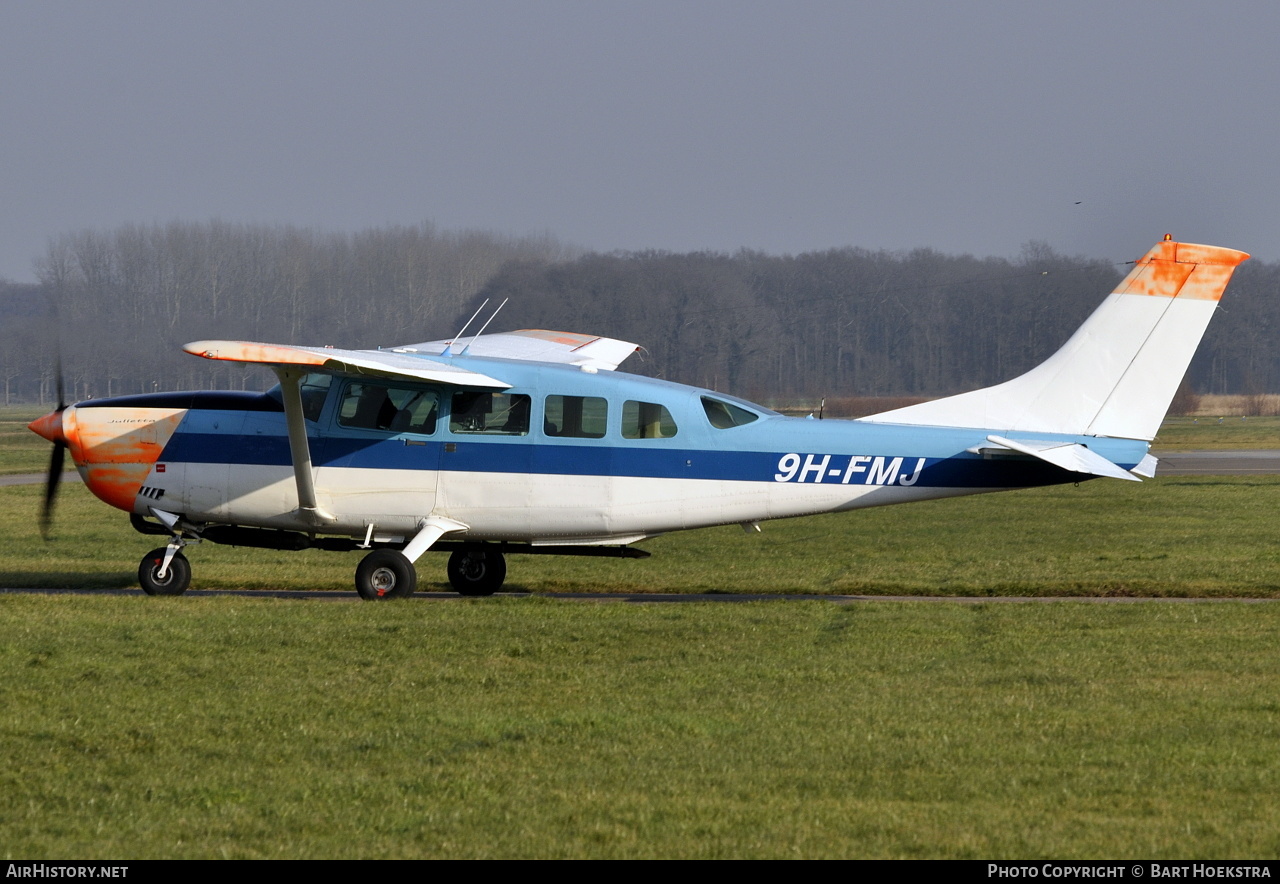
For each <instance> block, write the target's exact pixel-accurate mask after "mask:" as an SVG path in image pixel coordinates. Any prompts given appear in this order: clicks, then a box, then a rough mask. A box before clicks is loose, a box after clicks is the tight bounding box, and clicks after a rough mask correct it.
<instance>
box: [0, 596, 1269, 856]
mask: <svg viewBox="0 0 1280 884" xmlns="http://www.w3.org/2000/svg"><path fill="white" fill-rule="evenodd" d="M1278 629H1280V606H1273V605H1269V604H1268V605H1250V604H1243V603H1238V602H1237V603H1220V604H1178V603H1171V602H1144V603H1138V604H1126V605H1090V604H1080V603H1050V604H1023V605H1004V604H995V603H982V604H967V605H961V604H955V603H932V602H916V603H901V602H866V603H857V604H854V605H849V606H840V605H833V604H823V603H795V602H792V603H787V602H756V603H744V604H737V605H723V604H720V605H717V604H709V603H703V604H687V605H679V606H670V605H657V606H633V605H620V604H612V605H599V604H595V605H593V604H577V603H566V602H556V601H549V600H546V599H540V598H536V597H533V598H500V599H492V600H482V601H477V602H459V603H451V604H425V603H413V602H409V603H402V604H389V605H365V604H355V603H352V604H326V603H317V602H295V601H287V600H274V599H244V598H193V597H186V598H178V599H144V598H138V597H119V596H87V597H86V596H52V597H32V596H7V597H0V636H2V637H3V638H0V666H3V668H4V671H5V673H6V678H5V679H4V681H3V682H0V751H2V752H3V754H4V757H5V759H6V764H5V766H4V768H3V770H0V853H3V854H4V855H5V856H6V858H8V857H28V858H30V857H50V856H52V857H57V858H60V859H74V858H82V857H93V858H101V857H104V856H105V857H116V858H135V859H141V858H148V857H181V858H195V857H239V858H261V857H307V858H329V857H333V858H371V857H406V858H427V857H455V858H467V857H477V858H500V857H547V858H556V857H593V858H626V857H673V858H680V857H691V858H725V857H761V858H763V857H777V858H783V857H830V858H840V857H959V858H965V857H968V858H974V857H978V858H1026V859H1032V858H1044V857H1055V858H1072V857H1108V858H1153V859H1167V858H1195V859H1215V858H1219V859H1222V858H1249V857H1274V856H1276V855H1277V853H1280V834H1278V833H1280V798H1278V797H1277V795H1280V781H1278V780H1280V777H1278V770H1280V769H1278V767H1277V763H1276V760H1275V746H1276V735H1277V732H1278V731H1280V703H1278V702H1277V700H1276V697H1277V695H1278V693H1280V657H1277V655H1276V654H1275V636H1276V633H1277V630H1278Z"/></svg>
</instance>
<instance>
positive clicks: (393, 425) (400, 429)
mask: <svg viewBox="0 0 1280 884" xmlns="http://www.w3.org/2000/svg"><path fill="white" fill-rule="evenodd" d="M438 413H439V395H438V394H437V393H436V391H435V390H422V389H416V390H415V389H413V388H412V387H392V386H388V385H386V384H366V383H353V384H348V385H347V389H346V391H345V392H344V393H343V394H342V404H341V405H340V406H339V407H338V423H339V424H340V425H342V426H344V427H352V428H355V429H360V430H385V431H387V432H391V433H418V434H420V435H423V436H430V435H431V434H432V433H434V432H435V431H436V415H437V414H438Z"/></svg>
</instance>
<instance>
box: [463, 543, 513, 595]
mask: <svg viewBox="0 0 1280 884" xmlns="http://www.w3.org/2000/svg"><path fill="white" fill-rule="evenodd" d="M506 579H507V560H506V559H504V558H503V557H502V553H500V552H486V551H484V550H478V549H475V550H459V551H458V552H455V553H453V554H452V555H450V556H449V582H450V583H451V584H453V588H454V589H456V590H457V591H458V592H459V593H461V594H462V595H493V594H494V593H495V592H497V591H498V590H499V589H500V588H501V587H502V581H504V580H506Z"/></svg>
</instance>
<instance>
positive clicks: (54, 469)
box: [28, 356, 67, 540]
mask: <svg viewBox="0 0 1280 884" xmlns="http://www.w3.org/2000/svg"><path fill="white" fill-rule="evenodd" d="M56 383H57V389H58V407H57V408H55V409H54V410H53V411H52V412H51V413H49V414H46V415H45V416H44V417H42V418H38V419H36V420H34V421H32V422H31V423H30V424H28V427H29V428H30V429H31V430H33V431H35V432H36V433H39V434H40V435H41V436H43V437H44V438H46V439H48V440H49V441H50V442H52V443H53V453H52V454H51V455H50V456H49V475H48V476H47V477H46V478H45V483H44V506H43V507H42V508H41V510H40V534H41V536H42V537H44V539H45V540H48V539H49V527H50V526H51V525H52V524H53V504H54V501H55V500H56V499H57V496H58V483H59V482H61V481H62V466H63V464H64V463H65V462H66V456H67V437H66V435H65V434H64V433H63V431H62V413H63V412H64V411H66V410H67V400H66V390H65V389H64V388H63V383H62V357H61V356H59V357H58V361H57V378H56Z"/></svg>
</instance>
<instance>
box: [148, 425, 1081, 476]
mask: <svg viewBox="0 0 1280 884" xmlns="http://www.w3.org/2000/svg"><path fill="white" fill-rule="evenodd" d="M651 444H652V447H646V444H645V443H630V444H626V445H618V444H617V443H616V442H603V441H602V442H600V443H596V444H565V443H563V442H557V443H556V444H538V443H536V442H534V441H533V440H529V439H521V440H518V441H511V442H506V441H500V440H495V439H484V440H470V439H465V438H463V439H459V440H458V441H456V442H450V443H445V442H442V441H434V440H422V439H411V440H406V439H405V438H401V437H393V438H390V439H358V438H337V437H331V438H324V439H322V438H317V437H312V438H311V439H310V446H311V458H312V463H313V464H314V465H315V466H317V467H349V468H359V469H380V470H434V469H439V470H441V471H444V472H478V473H531V474H537V475H576V476H619V477H621V476H628V477H637V478H653V479H704V480H723V481H745V482H779V481H788V482H791V483H797V482H799V483H802V484H817V483H822V484H840V483H843V484H856V485H864V484H900V485H913V486H916V487H922V488H927V487H935V488H1021V487H1029V486H1034V485H1051V484H1059V483H1063V482H1074V481H1079V480H1080V479H1082V478H1087V477H1083V476H1081V475H1080V474H1076V473H1069V472H1067V471H1065V470H1062V469H1059V468H1057V467H1054V466H1052V465H1050V464H1047V463H1044V462H1042V461H1038V460H1032V459H1029V458H1028V459H1026V460H1017V459H1003V460H1000V461H991V460H986V459H984V458H982V457H981V456H978V455H970V454H961V455H958V456H954V457H925V458H920V457H917V456H914V455H894V454H891V453H877V452H866V453H859V454H835V453H832V454H826V453H823V454H813V455H810V454H806V453H804V452H801V453H799V455H796V454H789V453H788V452H780V451H779V452H767V451H732V450H708V449H694V448H676V447H673V446H672V445H671V444H670V442H669V441H667V440H655V442H653V443H651ZM788 456H790V457H792V458H797V457H798V458H799V464H798V465H797V466H796V467H795V468H794V469H788V467H787V465H786V462H785V461H784V458H786V457H788ZM160 460H161V461H167V462H171V463H209V464H231V465H242V464H253V465H263V466H281V467H289V466H291V464H292V460H291V459H290V452H289V440H288V438H287V437H285V436H276V435H247V434H234V435H233V434H229V433H199V432H181V431H179V432H178V433H175V434H174V435H173V437H171V439H170V441H169V444H168V445H167V446H166V447H165V450H164V453H163V454H162V455H161V458H160ZM792 463H795V461H792ZM819 465H821V468H820V469H819ZM780 471H781V472H780ZM781 477H786V478H785V479H784V478H781ZM913 477H914V481H913V480H912V479H913Z"/></svg>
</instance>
